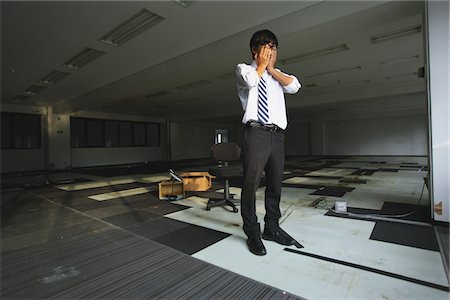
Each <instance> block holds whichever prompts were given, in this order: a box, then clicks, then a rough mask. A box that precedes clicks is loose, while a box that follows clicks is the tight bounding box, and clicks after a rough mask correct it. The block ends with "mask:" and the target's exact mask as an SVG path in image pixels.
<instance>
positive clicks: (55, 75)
mask: <svg viewBox="0 0 450 300" xmlns="http://www.w3.org/2000/svg"><path fill="white" fill-rule="evenodd" d="M67 75H70V73H67V72H62V71H52V72H50V73H49V74H48V75H47V76H45V77H44V78H42V79H41V80H40V81H39V82H40V83H45V84H54V83H56V82H58V81H60V80H61V79H63V78H64V77H66V76H67Z"/></svg>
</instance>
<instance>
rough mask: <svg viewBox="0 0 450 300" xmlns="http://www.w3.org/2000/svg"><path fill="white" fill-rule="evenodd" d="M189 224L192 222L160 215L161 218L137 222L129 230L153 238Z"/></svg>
mask: <svg viewBox="0 0 450 300" xmlns="http://www.w3.org/2000/svg"><path fill="white" fill-rule="evenodd" d="M189 225H190V224H188V223H185V222H181V221H177V220H173V219H170V218H166V217H160V218H159V219H154V220H150V221H148V222H144V223H138V224H135V225H133V226H131V227H128V228H127V230H129V231H131V232H133V233H135V234H138V235H141V236H143V237H146V238H148V239H151V240H153V239H156V238H157V237H159V236H163V235H166V234H170V233H172V232H175V231H177V230H180V229H183V228H185V227H187V226H189Z"/></svg>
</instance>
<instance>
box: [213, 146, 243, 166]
mask: <svg viewBox="0 0 450 300" xmlns="http://www.w3.org/2000/svg"><path fill="white" fill-rule="evenodd" d="M211 156H212V158H213V159H214V160H217V161H219V160H220V161H226V162H228V161H236V160H239V158H240V157H241V148H240V147H239V146H238V145H237V144H235V143H219V144H214V145H213V146H212V147H211Z"/></svg>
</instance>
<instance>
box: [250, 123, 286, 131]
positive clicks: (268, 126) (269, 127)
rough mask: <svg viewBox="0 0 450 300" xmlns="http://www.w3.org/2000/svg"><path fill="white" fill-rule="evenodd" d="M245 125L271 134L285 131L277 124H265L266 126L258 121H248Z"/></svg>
mask: <svg viewBox="0 0 450 300" xmlns="http://www.w3.org/2000/svg"><path fill="white" fill-rule="evenodd" d="M245 125H247V126H248V127H256V128H261V129H263V130H267V131H270V132H282V131H283V129H281V128H280V127H278V126H277V125H275V124H265V125H264V124H261V123H260V122H257V121H248V122H247V123H246V124H245Z"/></svg>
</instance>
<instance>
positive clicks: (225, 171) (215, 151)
mask: <svg viewBox="0 0 450 300" xmlns="http://www.w3.org/2000/svg"><path fill="white" fill-rule="evenodd" d="M211 156H212V158H213V159H214V160H215V161H218V162H221V163H222V164H221V165H219V166H218V167H215V168H211V169H209V173H210V174H211V175H213V176H216V178H219V179H220V178H222V179H225V186H224V197H223V199H209V200H208V204H207V205H206V210H210V209H211V207H215V206H222V205H228V206H230V207H231V208H232V209H233V212H235V213H237V212H238V209H237V207H236V205H235V204H234V203H233V201H232V200H233V195H230V184H229V182H228V179H229V178H231V177H236V176H240V175H242V167H240V166H239V167H236V166H229V164H228V163H229V162H233V161H237V160H239V159H240V157H241V148H240V147H239V146H238V145H237V144H235V143H220V144H215V145H213V146H212V147H211Z"/></svg>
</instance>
